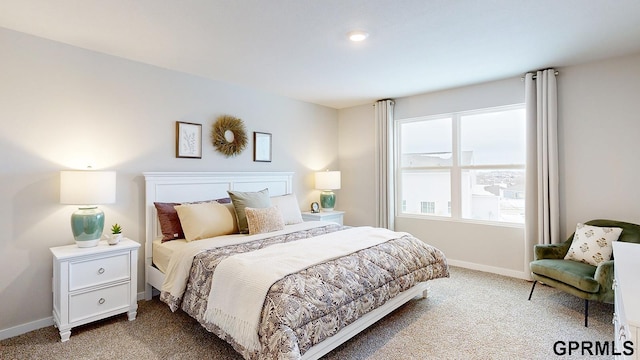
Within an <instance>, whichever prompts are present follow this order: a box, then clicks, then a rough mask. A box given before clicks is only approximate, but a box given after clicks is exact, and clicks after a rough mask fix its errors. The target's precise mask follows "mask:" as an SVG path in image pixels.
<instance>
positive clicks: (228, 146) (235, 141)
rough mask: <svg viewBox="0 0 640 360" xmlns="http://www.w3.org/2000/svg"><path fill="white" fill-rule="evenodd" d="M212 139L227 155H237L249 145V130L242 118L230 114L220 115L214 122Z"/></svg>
mask: <svg viewBox="0 0 640 360" xmlns="http://www.w3.org/2000/svg"><path fill="white" fill-rule="evenodd" d="M211 141H212V142H213V146H215V148H216V150H218V151H219V152H220V153H222V154H223V155H224V156H226V157H231V156H236V155H238V154H240V153H241V152H242V151H243V150H244V149H245V148H246V147H247V132H246V129H245V127H244V123H243V122H242V120H241V119H238V118H237V117H234V116H230V115H222V116H220V117H218V119H217V120H216V122H215V123H214V124H213V130H212V131H211Z"/></svg>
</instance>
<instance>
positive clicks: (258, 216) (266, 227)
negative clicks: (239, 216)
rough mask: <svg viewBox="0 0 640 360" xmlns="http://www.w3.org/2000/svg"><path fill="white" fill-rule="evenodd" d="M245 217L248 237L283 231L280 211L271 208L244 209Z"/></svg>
mask: <svg viewBox="0 0 640 360" xmlns="http://www.w3.org/2000/svg"><path fill="white" fill-rule="evenodd" d="M244 211H245V213H246V215H247V225H248V227H249V235H253V234H262V233H267V232H272V231H278V230H282V229H284V220H283V219H282V213H280V210H279V209H278V208H277V207H275V206H271V207H268V208H260V209H256V208H250V207H247V208H244Z"/></svg>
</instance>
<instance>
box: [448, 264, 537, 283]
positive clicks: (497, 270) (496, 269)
mask: <svg viewBox="0 0 640 360" xmlns="http://www.w3.org/2000/svg"><path fill="white" fill-rule="evenodd" d="M447 263H448V264H449V265H451V266H458V267H461V268H465V269H470V270H478V271H484V272H488V273H492V274H498V275H504V276H509V277H512V278H516V279H523V280H530V279H531V278H530V276H529V274H527V273H525V272H524V271H516V270H511V269H505V268H500V267H495V266H489V265H483V264H476V263H472V262H467V261H460V260H453V259H447Z"/></svg>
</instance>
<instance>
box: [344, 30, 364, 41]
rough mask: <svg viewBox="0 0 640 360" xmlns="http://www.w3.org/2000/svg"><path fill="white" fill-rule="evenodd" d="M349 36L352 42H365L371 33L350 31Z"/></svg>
mask: <svg viewBox="0 0 640 360" xmlns="http://www.w3.org/2000/svg"><path fill="white" fill-rule="evenodd" d="M347 35H349V40H351V41H363V40H364V39H366V38H368V37H369V33H368V32H366V31H362V30H354V31H350V32H349V33H348V34H347Z"/></svg>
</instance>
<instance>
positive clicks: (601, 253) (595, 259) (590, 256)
mask: <svg viewBox="0 0 640 360" xmlns="http://www.w3.org/2000/svg"><path fill="white" fill-rule="evenodd" d="M621 233H622V229H621V228H616V227H601V226H591V225H584V224H578V226H577V227H576V233H575V235H573V242H572V243H571V247H570V248H569V252H567V255H566V256H565V257H564V258H565V260H575V261H581V262H583V263H586V264H590V265H593V266H598V264H600V263H601V262H603V261H607V260H610V259H611V254H612V253H613V245H612V244H613V242H614V241H616V240H618V237H620V234H621Z"/></svg>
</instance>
